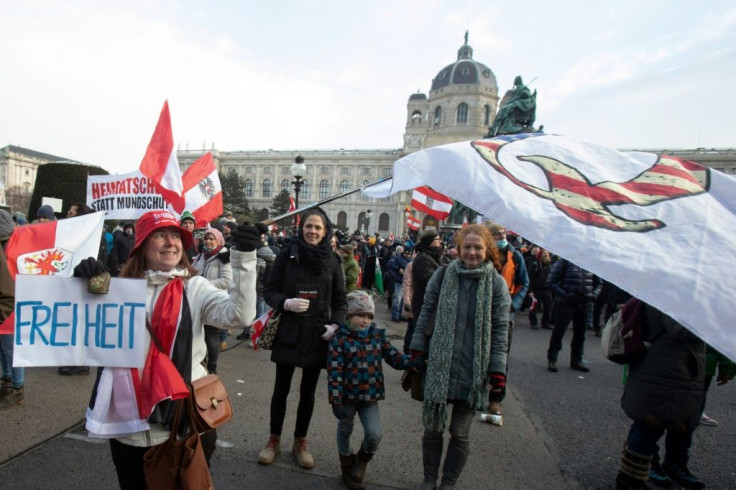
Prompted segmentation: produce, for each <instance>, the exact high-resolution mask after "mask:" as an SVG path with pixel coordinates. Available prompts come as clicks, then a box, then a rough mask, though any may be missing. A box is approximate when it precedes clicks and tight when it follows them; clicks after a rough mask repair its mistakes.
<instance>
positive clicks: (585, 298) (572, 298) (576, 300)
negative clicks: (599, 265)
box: [547, 259, 601, 305]
mask: <svg viewBox="0 0 736 490" xmlns="http://www.w3.org/2000/svg"><path fill="white" fill-rule="evenodd" d="M547 286H548V287H549V288H550V289H551V290H552V292H553V293H554V294H555V296H557V297H558V298H561V299H563V300H564V301H565V302H566V303H568V304H571V305H582V304H588V303H592V302H593V301H595V298H596V296H598V294H599V293H600V292H601V281H600V279H598V276H596V275H593V273H591V272H588V271H586V270H585V269H581V268H580V267H578V266H577V265H575V264H573V263H572V262H569V261H567V260H565V259H560V260H558V261H557V262H555V263H554V264H553V265H552V270H551V271H550V272H549V276H548V277H547Z"/></svg>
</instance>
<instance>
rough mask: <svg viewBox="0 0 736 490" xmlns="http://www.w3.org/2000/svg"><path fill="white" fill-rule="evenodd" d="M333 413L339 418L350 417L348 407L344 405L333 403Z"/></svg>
mask: <svg viewBox="0 0 736 490" xmlns="http://www.w3.org/2000/svg"><path fill="white" fill-rule="evenodd" d="M332 413H333V414H334V415H335V418H336V419H337V420H343V419H346V418H348V415H349V414H348V409H347V408H345V406H344V405H332Z"/></svg>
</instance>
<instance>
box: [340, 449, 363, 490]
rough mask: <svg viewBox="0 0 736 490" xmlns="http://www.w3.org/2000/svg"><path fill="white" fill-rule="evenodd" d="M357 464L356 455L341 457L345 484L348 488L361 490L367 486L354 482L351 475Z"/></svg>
mask: <svg viewBox="0 0 736 490" xmlns="http://www.w3.org/2000/svg"><path fill="white" fill-rule="evenodd" d="M354 464H355V455H354V454H351V455H350V456H343V455H342V454H341V455H340V469H341V470H342V481H344V482H345V485H347V486H348V488H351V489H352V488H355V489H358V490H361V489H363V488H365V485H363V484H362V483H361V482H358V481H355V480H353V477H352V476H351V475H350V470H352V469H353V465H354Z"/></svg>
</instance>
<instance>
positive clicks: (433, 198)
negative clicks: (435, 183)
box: [411, 185, 452, 220]
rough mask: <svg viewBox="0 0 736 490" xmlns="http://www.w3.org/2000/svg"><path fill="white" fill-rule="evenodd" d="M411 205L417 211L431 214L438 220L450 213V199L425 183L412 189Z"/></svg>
mask: <svg viewBox="0 0 736 490" xmlns="http://www.w3.org/2000/svg"><path fill="white" fill-rule="evenodd" d="M411 206H412V207H413V208H414V209H416V210H417V211H421V212H423V213H427V214H429V215H432V216H434V217H435V218H437V219H438V220H443V219H445V218H447V217H448V216H449V215H450V210H451V209H452V199H450V198H449V197H447V196H445V195H443V194H440V193H439V192H437V191H435V190H432V189H430V188H429V187H427V186H426V185H425V186H422V187H417V188H416V189H414V193H413V194H412V195H411Z"/></svg>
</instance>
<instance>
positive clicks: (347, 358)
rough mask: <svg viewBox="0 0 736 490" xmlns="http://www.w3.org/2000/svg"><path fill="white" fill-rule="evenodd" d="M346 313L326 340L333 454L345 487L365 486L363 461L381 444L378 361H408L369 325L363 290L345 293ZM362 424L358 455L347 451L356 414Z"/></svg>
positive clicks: (402, 365)
mask: <svg viewBox="0 0 736 490" xmlns="http://www.w3.org/2000/svg"><path fill="white" fill-rule="evenodd" d="M347 302H348V313H347V319H346V320H345V322H343V323H341V324H340V327H339V328H338V330H337V332H336V333H335V336H334V337H333V338H332V340H331V341H330V346H329V350H328V354H327V391H328V395H329V402H330V405H331V406H332V413H333V414H334V415H335V418H337V420H338V422H337V450H338V453H339V457H340V468H341V470H342V479H343V481H344V482H345V483H346V484H347V486H348V487H349V488H364V485H363V483H362V482H363V477H364V476H365V470H366V467H367V465H368V462H369V461H370V460H371V459H372V458H373V455H374V454H375V453H376V451H377V450H378V445H379V443H380V442H381V433H382V431H381V419H380V414H379V411H378V401H379V400H383V399H385V397H386V390H385V388H384V378H383V363H382V360H384V359H385V360H386V362H387V363H388V364H389V365H390V366H391V367H393V368H394V369H402V370H403V369H408V368H409V366H410V364H411V359H410V357H409V356H408V355H405V354H402V353H401V351H399V350H398V349H396V348H395V347H394V346H392V345H391V343H390V342H389V340H388V338H387V336H386V331H385V330H384V329H382V328H378V327H377V326H376V324H375V323H373V315H374V313H375V305H374V304H373V299H372V298H371V296H370V295H369V294H368V293H366V292H365V291H362V290H355V291H353V292H351V293H350V294H348V295H347ZM356 413H357V414H358V416H359V418H360V422H361V424H362V425H363V441H362V442H361V444H360V449H359V450H358V453H357V454H354V453H353V452H352V450H351V448H350V436H351V435H352V433H353V423H354V420H355V414H356Z"/></svg>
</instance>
